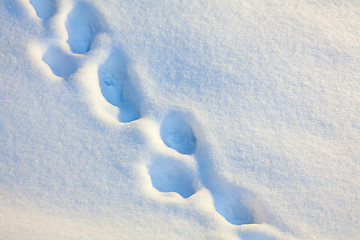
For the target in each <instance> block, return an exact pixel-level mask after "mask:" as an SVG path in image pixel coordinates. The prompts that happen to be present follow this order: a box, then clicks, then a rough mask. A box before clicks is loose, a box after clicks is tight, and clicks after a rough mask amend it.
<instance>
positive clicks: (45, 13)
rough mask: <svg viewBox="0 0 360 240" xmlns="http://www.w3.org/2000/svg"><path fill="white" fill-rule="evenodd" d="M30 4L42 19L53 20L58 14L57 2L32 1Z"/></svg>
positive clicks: (49, 0)
mask: <svg viewBox="0 0 360 240" xmlns="http://www.w3.org/2000/svg"><path fill="white" fill-rule="evenodd" d="M30 3H31V5H32V6H33V7H34V9H35V11H36V14H37V15H38V16H39V17H40V18H42V19H48V18H51V17H52V16H53V15H54V14H55V12H56V1H55V0H30Z"/></svg>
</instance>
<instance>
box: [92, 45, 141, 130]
mask: <svg viewBox="0 0 360 240" xmlns="http://www.w3.org/2000/svg"><path fill="white" fill-rule="evenodd" d="M98 74H99V84H100V88H101V92H102V94H103V96H104V97H105V99H106V100H107V101H108V102H109V103H111V104H112V105H114V106H117V107H118V108H119V109H120V113H119V117H118V119H119V121H120V122H123V123H125V122H131V121H134V120H137V119H139V118H140V106H139V102H140V97H139V93H138V91H137V90H136V88H135V87H134V85H133V83H132V81H131V79H130V76H129V74H128V71H127V61H126V59H125V56H124V53H123V52H122V51H120V50H119V49H117V48H113V49H112V51H111V55H110V56H109V58H108V59H107V60H106V61H105V63H104V64H103V65H102V66H101V67H100V68H99V72H98Z"/></svg>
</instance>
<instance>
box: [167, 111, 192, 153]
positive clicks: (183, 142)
mask: <svg viewBox="0 0 360 240" xmlns="http://www.w3.org/2000/svg"><path fill="white" fill-rule="evenodd" d="M160 135H161V138H162V140H163V142H164V143H165V144H166V145H167V146H168V147H169V148H172V149H175V150H176V151H178V152H179V153H181V154H187V155H191V154H193V153H195V150H196V137H195V134H194V132H193V130H192V127H191V126H190V124H189V123H188V122H187V121H186V120H185V118H184V116H183V115H182V114H181V113H180V112H172V113H170V114H168V115H167V116H166V117H165V118H164V120H163V122H162V124H161V129H160Z"/></svg>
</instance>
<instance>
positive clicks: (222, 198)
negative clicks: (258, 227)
mask: <svg viewBox="0 0 360 240" xmlns="http://www.w3.org/2000/svg"><path fill="white" fill-rule="evenodd" d="M244 194H245V193H244ZM238 195H239V189H234V190H233V191H230V192H221V193H220V192H219V193H214V194H213V197H214V204H215V209H216V211H217V212H218V213H219V214H221V215H222V216H223V217H224V218H225V219H226V220H227V221H228V222H229V223H231V224H233V225H243V224H253V223H254V214H253V212H252V210H251V209H250V208H249V207H248V206H247V204H245V202H244V199H243V198H241V197H239V196H238Z"/></svg>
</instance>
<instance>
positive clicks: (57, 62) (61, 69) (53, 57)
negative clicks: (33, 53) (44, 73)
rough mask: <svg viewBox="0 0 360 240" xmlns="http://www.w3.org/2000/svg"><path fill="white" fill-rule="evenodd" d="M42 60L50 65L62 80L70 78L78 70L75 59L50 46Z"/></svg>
mask: <svg viewBox="0 0 360 240" xmlns="http://www.w3.org/2000/svg"><path fill="white" fill-rule="evenodd" d="M42 60H43V61H44V62H45V63H46V64H47V65H49V67H50V68H51V71H52V72H53V73H54V74H55V75H56V76H58V77H62V78H68V77H69V76H70V75H71V74H73V73H74V72H76V70H77V68H78V64H77V62H76V61H75V60H74V58H73V57H72V56H70V55H68V54H66V53H65V52H64V51H63V50H62V49H61V48H59V47H57V46H50V47H49V49H48V50H47V51H46V52H45V54H44V55H43V56H42Z"/></svg>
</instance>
